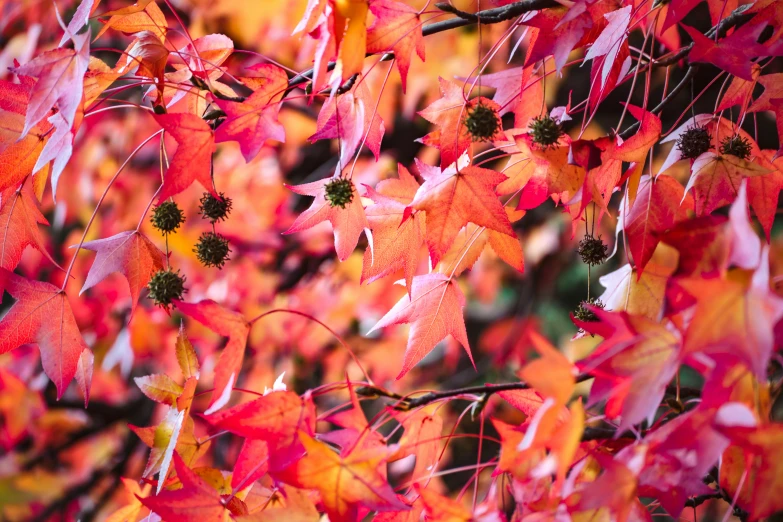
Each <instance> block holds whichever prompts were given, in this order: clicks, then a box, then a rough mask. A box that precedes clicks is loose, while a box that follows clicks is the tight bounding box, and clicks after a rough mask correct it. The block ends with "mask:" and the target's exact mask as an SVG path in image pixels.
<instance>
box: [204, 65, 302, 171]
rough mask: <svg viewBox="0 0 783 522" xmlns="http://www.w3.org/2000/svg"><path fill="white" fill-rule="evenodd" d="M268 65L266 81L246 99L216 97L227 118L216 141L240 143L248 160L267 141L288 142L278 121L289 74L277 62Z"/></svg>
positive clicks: (218, 132)
mask: <svg viewBox="0 0 783 522" xmlns="http://www.w3.org/2000/svg"><path fill="white" fill-rule="evenodd" d="M264 65H265V68H264V69H263V71H264V74H265V75H266V78H265V80H266V81H265V82H264V83H263V85H262V86H260V87H259V88H257V89H256V90H255V91H254V92H253V94H251V95H250V97H249V98H247V99H246V100H245V101H244V102H242V103H237V102H232V101H225V100H220V99H218V100H215V103H217V105H218V107H220V108H221V109H222V110H223V112H225V113H226V120H225V121H224V122H223V123H222V124H221V125H220V127H218V128H217V130H216V131H215V142H216V143H223V142H224V141H237V142H239V148H240V149H241V150H242V155H243V156H244V157H245V161H248V162H249V161H251V160H252V159H253V158H255V157H256V156H257V155H258V153H259V151H260V150H261V148H262V147H263V146H264V143H266V141H267V140H269V139H272V140H277V141H280V142H282V141H285V129H284V128H283V126H282V125H281V124H280V123H279V122H278V121H277V114H278V112H279V111H280V103H279V101H280V99H281V98H282V97H283V94H284V93H285V90H286V88H287V87H288V76H287V75H286V73H285V71H284V70H283V69H281V68H280V67H277V66H276V65H271V64H264ZM256 70H258V68H256Z"/></svg>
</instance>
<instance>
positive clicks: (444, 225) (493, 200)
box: [410, 166, 516, 265]
mask: <svg viewBox="0 0 783 522" xmlns="http://www.w3.org/2000/svg"><path fill="white" fill-rule="evenodd" d="M505 179H506V177H505V176H504V175H503V174H501V173H499V172H496V171H494V170H489V169H484V168H481V167H474V166H468V167H463V168H459V167H457V168H455V167H450V168H447V169H445V170H443V171H441V172H439V173H438V172H435V173H433V174H431V175H429V176H428V177H427V179H426V180H425V182H424V183H423V184H422V186H421V187H420V188H419V189H418V191H417V192H416V197H414V198H413V201H412V202H411V204H410V207H411V208H413V209H416V210H421V211H423V212H424V213H425V214H426V217H427V226H426V232H425V236H426V240H427V247H428V249H429V251H430V257H431V258H432V263H433V264H434V265H436V264H437V263H438V262H439V261H440V259H441V257H442V256H443V255H444V254H445V253H446V252H447V251H448V249H449V247H450V246H451V244H452V243H453V242H454V239H455V238H456V236H457V234H458V233H459V231H460V229H461V228H462V227H464V226H465V225H467V224H468V223H473V224H475V225H478V226H480V227H485V228H488V229H490V230H494V231H496V232H500V233H503V234H506V235H508V236H511V237H512V238H515V237H516V234H515V233H514V230H513V229H512V228H511V222H510V221H509V219H508V215H507V214H506V211H505V210H504V208H503V205H502V204H501V203H500V201H499V200H498V197H497V195H496V194H495V188H496V187H497V186H498V184H500V183H501V182H502V181H503V180H505Z"/></svg>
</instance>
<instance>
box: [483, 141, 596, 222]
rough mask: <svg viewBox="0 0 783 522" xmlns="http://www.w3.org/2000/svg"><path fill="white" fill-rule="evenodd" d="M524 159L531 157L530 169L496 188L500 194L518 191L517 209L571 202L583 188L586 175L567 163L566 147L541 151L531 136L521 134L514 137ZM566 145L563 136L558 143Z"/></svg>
mask: <svg viewBox="0 0 783 522" xmlns="http://www.w3.org/2000/svg"><path fill="white" fill-rule="evenodd" d="M514 138H515V141H516V143H517V146H518V147H519V150H520V151H522V154H523V157H524V156H525V155H527V156H528V157H529V158H530V163H532V165H530V166H529V167H523V168H522V170H521V172H520V173H519V174H518V176H517V177H515V178H514V183H504V184H502V185H500V186H499V187H498V190H499V191H500V192H501V193H502V194H510V193H513V192H516V191H517V190H520V189H521V190H520V192H519V203H518V204H517V209H519V210H530V209H534V208H536V207H537V206H539V205H541V204H542V203H543V202H544V201H546V200H547V198H550V197H551V198H552V199H553V200H554V201H555V203H563V204H566V203H568V202H570V201H571V200H572V199H573V198H574V196H575V195H576V194H577V193H578V192H579V189H580V188H582V187H583V186H584V183H585V177H586V172H585V169H584V168H583V167H581V166H579V165H572V164H571V163H570V162H569V147H568V146H557V147H555V148H547V149H544V150H542V149H540V148H539V147H537V146H536V145H535V144H533V141H532V138H531V136H530V135H529V134H528V133H527V132H524V133H522V134H518V135H516V136H514ZM561 143H565V144H567V143H568V138H566V137H563V138H561V141H560V142H559V143H558V145H560V144H561Z"/></svg>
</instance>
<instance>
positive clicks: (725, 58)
mask: <svg viewBox="0 0 783 522" xmlns="http://www.w3.org/2000/svg"><path fill="white" fill-rule="evenodd" d="M765 27H766V24H763V23H762V24H745V25H743V26H742V27H740V28H738V29H737V30H736V31H734V32H733V33H731V34H730V35H729V36H727V37H726V38H722V39H721V40H718V41H717V42H715V40H713V39H712V38H707V37H706V36H704V35H703V34H702V33H701V32H700V31H698V30H697V29H694V28H693V27H688V26H687V25H683V26H682V28H683V29H685V32H686V33H688V35H690V37H691V38H692V39H693V48H692V49H691V52H690V53H689V54H688V59H689V60H690V61H691V62H693V63H698V62H706V63H711V64H713V65H714V66H716V67H718V68H719V69H722V70H724V71H726V72H728V73H729V74H732V75H734V76H737V77H739V78H742V79H743V80H747V81H753V72H752V69H751V61H750V60H751V59H752V58H755V57H758V56H766V55H767V48H766V47H765V46H763V45H761V44H759V43H757V41H758V39H759V36H760V35H761V32H762V31H763V30H764V28H765Z"/></svg>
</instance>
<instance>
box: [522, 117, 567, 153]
mask: <svg viewBox="0 0 783 522" xmlns="http://www.w3.org/2000/svg"><path fill="white" fill-rule="evenodd" d="M528 128H529V129H530V130H529V133H530V136H532V138H533V143H535V144H536V145H538V146H539V147H541V148H542V149H548V148H554V147H555V146H556V145H557V142H558V140H560V136H562V135H563V129H562V128H560V125H559V124H558V123H557V122H556V121H555V120H554V119H553V118H552V117H551V116H537V117H535V118H533V121H531V122H530V125H529V126H528Z"/></svg>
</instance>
